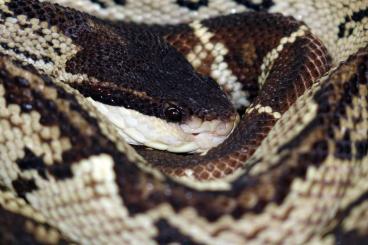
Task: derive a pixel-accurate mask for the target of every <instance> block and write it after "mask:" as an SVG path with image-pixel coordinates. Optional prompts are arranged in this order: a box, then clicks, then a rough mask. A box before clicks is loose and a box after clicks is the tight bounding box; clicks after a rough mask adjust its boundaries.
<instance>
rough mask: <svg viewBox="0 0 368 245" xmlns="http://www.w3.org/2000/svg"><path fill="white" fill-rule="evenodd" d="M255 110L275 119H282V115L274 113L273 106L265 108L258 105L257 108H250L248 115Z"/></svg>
mask: <svg viewBox="0 0 368 245" xmlns="http://www.w3.org/2000/svg"><path fill="white" fill-rule="evenodd" d="M254 110H256V111H257V112H258V113H267V114H269V115H271V116H273V117H274V118H275V119H280V118H281V113H280V112H278V111H273V109H272V108H271V106H263V105H261V104H257V105H256V106H254V107H253V106H252V107H250V108H249V109H248V110H247V112H246V113H248V114H249V113H251V112H253V111H254Z"/></svg>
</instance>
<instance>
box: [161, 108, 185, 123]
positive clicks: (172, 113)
mask: <svg viewBox="0 0 368 245" xmlns="http://www.w3.org/2000/svg"><path fill="white" fill-rule="evenodd" d="M182 116H183V115H182V113H181V111H180V109H179V108H178V107H176V106H174V105H169V106H167V107H166V108H165V117H166V118H167V119H168V120H169V121H171V122H180V121H181V119H182Z"/></svg>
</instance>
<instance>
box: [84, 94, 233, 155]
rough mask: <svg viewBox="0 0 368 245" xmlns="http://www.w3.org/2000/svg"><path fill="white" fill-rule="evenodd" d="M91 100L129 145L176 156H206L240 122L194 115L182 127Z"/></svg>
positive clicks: (231, 118) (231, 119)
mask: <svg viewBox="0 0 368 245" xmlns="http://www.w3.org/2000/svg"><path fill="white" fill-rule="evenodd" d="M89 101H90V102H91V103H92V104H93V105H94V106H95V107H96V108H97V110H98V111H99V112H100V113H102V114H103V115H104V116H105V117H106V118H107V119H108V120H109V121H110V122H112V123H113V125H114V126H115V127H116V128H117V130H118V132H119V134H120V136H122V137H123V139H124V140H125V141H126V142H127V143H129V144H132V145H144V146H146V147H149V148H153V149H157V150H163V151H170V152H174V153H201V154H202V155H203V154H206V153H207V152H208V151H209V150H210V149H212V148H213V147H216V146H218V145H219V144H221V143H222V142H223V141H224V140H225V139H226V138H227V137H228V136H229V135H230V134H231V133H232V132H233V130H234V128H235V127H236V125H237V123H238V122H239V116H238V115H234V116H231V117H230V118H229V119H228V120H227V121H223V120H217V119H215V120H211V121H205V120H202V119H200V118H198V117H195V116H192V117H190V118H189V119H188V120H186V121H185V122H184V123H181V124H178V123H173V122H167V121H165V120H163V119H160V118H157V117H153V116H147V115H144V114H143V113H140V112H138V111H135V110H132V109H127V108H124V107H121V106H111V105H107V104H103V103H101V102H97V101H95V100H93V99H91V98H89Z"/></svg>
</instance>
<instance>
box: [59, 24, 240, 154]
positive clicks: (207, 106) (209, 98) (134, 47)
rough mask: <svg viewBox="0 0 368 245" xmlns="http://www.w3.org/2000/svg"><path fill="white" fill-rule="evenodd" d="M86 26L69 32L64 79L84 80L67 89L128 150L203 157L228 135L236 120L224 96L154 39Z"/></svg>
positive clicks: (142, 32)
mask: <svg viewBox="0 0 368 245" xmlns="http://www.w3.org/2000/svg"><path fill="white" fill-rule="evenodd" d="M91 23H92V24H91ZM86 25H87V26H86V27H85V28H82V29H83V32H81V33H78V30H76V32H77V33H73V35H71V34H70V33H69V32H68V35H70V38H72V39H73V41H74V43H75V44H76V45H78V47H79V51H78V52H77V53H76V55H75V56H74V57H73V58H71V59H70V60H69V61H68V62H67V64H66V71H67V72H69V73H72V74H87V76H88V79H84V80H83V82H78V83H73V84H72V86H73V87H74V88H76V89H78V90H79V91H80V92H81V93H82V94H84V95H85V96H86V97H89V98H91V101H92V102H93V104H94V105H95V106H96V107H97V108H98V109H99V110H100V111H101V112H102V113H103V114H104V115H105V116H107V118H108V119H109V120H110V121H112V122H113V123H114V125H115V126H116V127H117V128H118V129H119V132H120V133H121V135H122V136H123V137H124V138H125V139H126V140H127V141H128V142H129V143H132V144H143V145H146V146H149V147H152V148H155V149H161V150H168V151H173V152H206V151H208V149H210V148H211V147H214V146H217V145H218V144H220V143H221V142H222V141H223V140H224V139H225V138H226V137H227V136H228V135H229V134H230V133H231V132H232V130H233V128H234V126H235V124H236V122H237V116H236V114H235V110H234V109H233V106H232V104H231V102H230V101H229V99H228V98H227V96H226V95H225V93H224V92H223V91H222V90H221V89H220V87H219V86H218V85H217V83H216V82H215V81H214V80H212V79H210V78H208V77H205V76H201V75H200V74H198V73H197V72H196V71H195V70H194V69H193V67H192V66H191V64H190V63H189V62H188V61H187V60H186V59H185V58H184V57H183V55H182V54H180V53H179V52H178V51H177V50H176V49H175V48H174V47H172V46H170V45H169V44H168V43H167V42H166V41H165V40H163V38H161V37H160V36H159V35H156V34H155V33H153V32H151V31H150V30H148V29H147V28H146V29H145V28H137V27H136V26H135V27H130V26H129V25H127V26H120V27H119V28H116V27H113V26H110V25H106V24H105V23H104V22H100V21H98V20H95V19H92V20H91V19H89V20H88V21H86ZM79 26H80V25H79ZM80 29H81V28H80ZM68 30H69V29H68Z"/></svg>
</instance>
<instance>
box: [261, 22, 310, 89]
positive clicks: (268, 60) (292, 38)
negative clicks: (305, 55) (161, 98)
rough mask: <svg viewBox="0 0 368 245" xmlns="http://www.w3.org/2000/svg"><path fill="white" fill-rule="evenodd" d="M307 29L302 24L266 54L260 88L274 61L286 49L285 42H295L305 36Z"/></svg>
mask: <svg viewBox="0 0 368 245" xmlns="http://www.w3.org/2000/svg"><path fill="white" fill-rule="evenodd" d="M307 30H308V27H307V26H305V25H302V26H300V27H299V29H298V30H297V31H295V32H293V33H291V34H290V36H288V37H283V38H281V39H280V43H279V45H278V46H277V47H276V48H274V49H272V50H271V51H270V52H269V53H268V54H266V56H265V57H264V58H263V63H262V65H261V71H262V73H261V75H260V76H259V77H258V85H259V87H260V88H262V86H263V84H264V83H265V81H266V79H267V77H268V75H269V72H270V70H271V68H272V66H273V64H274V62H275V61H276V59H277V58H278V57H279V54H280V53H281V51H282V50H283V49H284V46H285V44H287V43H294V42H295V40H296V39H297V38H298V37H301V36H304V35H305V32H306V31H307Z"/></svg>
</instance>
